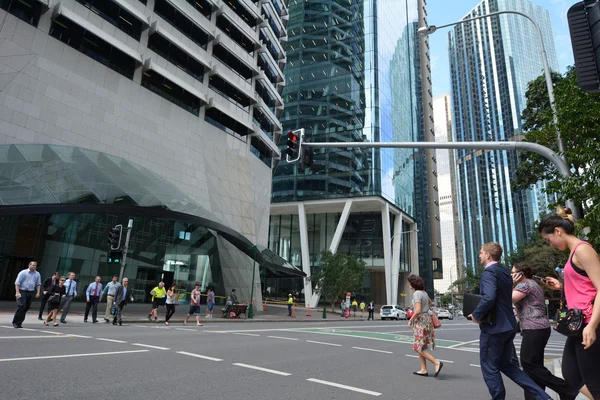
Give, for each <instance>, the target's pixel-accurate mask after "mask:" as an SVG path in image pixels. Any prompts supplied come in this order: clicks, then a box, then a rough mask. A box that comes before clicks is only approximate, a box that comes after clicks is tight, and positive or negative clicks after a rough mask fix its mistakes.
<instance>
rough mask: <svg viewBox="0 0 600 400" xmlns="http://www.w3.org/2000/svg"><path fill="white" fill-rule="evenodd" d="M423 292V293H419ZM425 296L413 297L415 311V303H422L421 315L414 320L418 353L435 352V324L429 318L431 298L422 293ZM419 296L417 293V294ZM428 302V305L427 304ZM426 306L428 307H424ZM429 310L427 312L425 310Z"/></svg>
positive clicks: (415, 347) (414, 345) (415, 346)
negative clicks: (424, 351)
mask: <svg viewBox="0 0 600 400" xmlns="http://www.w3.org/2000/svg"><path fill="white" fill-rule="evenodd" d="M419 292H421V291H419ZM422 293H423V294H424V295H420V296H413V309H414V306H415V303H421V310H422V311H421V315H419V316H418V317H416V318H415V319H413V334H414V342H413V349H415V350H416V351H418V352H421V351H423V350H428V349H429V350H435V333H434V329H433V323H432V322H431V317H430V316H429V313H428V311H429V296H427V293H426V292H424V291H423V292H422ZM415 294H417V292H415ZM425 302H426V303H425ZM423 303H425V304H426V306H424V305H423ZM426 308H427V310H425V309H426Z"/></svg>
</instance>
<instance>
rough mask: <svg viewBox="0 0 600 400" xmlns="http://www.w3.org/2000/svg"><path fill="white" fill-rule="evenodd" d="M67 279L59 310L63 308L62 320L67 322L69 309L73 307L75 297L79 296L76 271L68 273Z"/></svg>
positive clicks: (64, 322)
mask: <svg viewBox="0 0 600 400" xmlns="http://www.w3.org/2000/svg"><path fill="white" fill-rule="evenodd" d="M67 278H68V279H67V281H66V282H65V295H64V296H63V298H62V300H61V301H60V306H59V307H58V308H59V310H62V314H61V315H60V322H61V323H63V324H66V323H67V321H66V319H67V315H68V314H69V309H70V308H71V303H72V302H73V298H75V296H77V282H75V272H69V273H68V274H67Z"/></svg>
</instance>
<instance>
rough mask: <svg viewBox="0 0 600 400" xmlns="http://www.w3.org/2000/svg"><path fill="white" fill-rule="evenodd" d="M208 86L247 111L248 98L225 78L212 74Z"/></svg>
mask: <svg viewBox="0 0 600 400" xmlns="http://www.w3.org/2000/svg"><path fill="white" fill-rule="evenodd" d="M208 87H209V88H211V89H212V90H214V91H215V92H217V93H219V94H220V95H221V96H223V97H225V98H226V99H227V100H229V101H230V102H232V103H233V104H235V105H236V106H238V107H240V108H241V109H242V110H244V111H249V106H250V103H251V101H250V98H249V97H248V95H246V94H245V93H244V92H242V91H240V90H238V89H237V88H236V87H235V86H233V85H231V84H230V83H229V82H227V81H226V80H225V79H223V78H221V77H219V76H217V75H213V76H211V77H210V80H209V82H208Z"/></svg>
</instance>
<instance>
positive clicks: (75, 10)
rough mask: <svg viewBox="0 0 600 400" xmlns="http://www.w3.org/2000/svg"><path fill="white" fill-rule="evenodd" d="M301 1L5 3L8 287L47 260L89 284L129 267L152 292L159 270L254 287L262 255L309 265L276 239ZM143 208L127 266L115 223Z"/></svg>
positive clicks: (185, 279)
mask: <svg viewBox="0 0 600 400" xmlns="http://www.w3.org/2000/svg"><path fill="white" fill-rule="evenodd" d="M286 15H287V7H286V5H285V3H284V2H282V1H280V0H266V1H260V2H259V1H249V0H227V1H220V0H62V1H51V2H48V1H47V0H46V1H38V0H20V1H0V65H1V68H0V104H1V105H0V127H1V129H0V205H1V206H0V297H1V298H4V299H9V298H13V299H14V284H13V283H14V280H15V277H16V274H17V273H18V272H19V270H20V269H22V268H24V267H25V266H26V265H27V263H28V261H29V260H31V259H37V260H38V262H39V264H38V265H39V269H40V270H41V273H42V275H44V276H50V275H51V274H52V273H53V272H54V271H59V272H60V273H62V274H65V273H66V272H67V271H73V272H75V273H76V274H77V275H78V277H79V279H80V280H81V282H86V281H90V280H93V277H94V276H96V275H100V276H102V277H103V278H107V277H108V278H110V276H111V275H112V274H114V273H116V274H119V273H120V272H121V273H124V274H125V275H126V276H127V277H129V281H130V286H131V287H132V288H133V290H134V296H135V297H136V300H137V301H144V300H148V296H147V293H148V292H149V290H150V289H151V288H152V287H154V286H155V285H156V283H157V282H158V281H159V280H164V281H165V282H166V283H167V284H170V283H171V282H173V283H176V284H177V285H178V287H180V288H181V289H183V290H184V291H185V290H186V289H191V288H193V286H194V282H200V284H201V286H202V288H203V289H205V288H206V287H207V286H213V287H214V288H215V290H216V292H217V293H221V294H222V295H225V294H226V293H229V291H231V289H232V288H236V289H237V291H238V293H239V296H240V297H241V298H243V299H245V300H246V301H249V300H250V295H251V291H252V288H251V282H252V270H253V258H254V259H256V260H257V261H258V262H259V263H260V264H261V265H262V266H263V267H269V268H272V269H283V270H284V271H288V273H292V274H296V275H303V273H302V272H301V271H294V269H293V268H292V269H290V268H289V267H290V266H289V265H288V264H286V263H284V262H283V260H282V259H278V258H277V257H273V255H272V254H270V253H269V252H268V251H266V250H264V247H265V246H264V245H266V244H267V234H268V226H269V225H268V224H269V205H270V197H271V177H272V174H271V165H270V163H271V158H273V156H277V155H278V154H279V149H278V148H277V146H276V145H275V143H274V141H273V139H274V138H277V136H278V135H280V134H281V123H280V122H279V120H278V118H279V116H280V113H281V105H282V103H281V91H282V89H283V66H284V64H285V50H284V48H283V43H284V42H285V37H286V32H285V23H286ZM130 219H131V220H132V221H133V228H132V231H131V235H130V236H131V237H130V243H129V252H128V254H127V264H126V265H123V266H120V265H118V264H115V262H114V261H115V260H118V259H119V258H118V257H112V255H111V254H110V249H109V246H108V245H107V244H106V239H107V234H108V232H109V230H110V228H111V227H113V226H115V225H119V224H120V225H123V226H124V227H125V228H126V227H127V224H128V221H129V220H130ZM125 230H126V229H124V230H123V232H124V233H125ZM122 239H123V240H122V241H121V248H122V246H123V245H124V241H125V234H123V238H122ZM256 245H258V246H259V248H258V249H257V247H256ZM261 245H262V247H260V246H261ZM122 267H124V271H123V270H122V269H121V268H122ZM258 276H259V275H258V273H257V275H256V277H257V282H260V281H259V280H258ZM254 293H256V295H255V300H257V301H259V300H260V290H255V291H254ZM180 299H181V297H180Z"/></svg>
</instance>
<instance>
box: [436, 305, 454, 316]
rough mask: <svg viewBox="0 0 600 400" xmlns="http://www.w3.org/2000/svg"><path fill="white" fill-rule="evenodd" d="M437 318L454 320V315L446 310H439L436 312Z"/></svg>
mask: <svg viewBox="0 0 600 400" xmlns="http://www.w3.org/2000/svg"><path fill="white" fill-rule="evenodd" d="M437 316H438V318H439V319H444V318H445V319H454V315H452V313H451V312H450V311H448V310H446V309H443V308H441V309H440V310H438V312H437Z"/></svg>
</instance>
